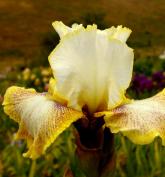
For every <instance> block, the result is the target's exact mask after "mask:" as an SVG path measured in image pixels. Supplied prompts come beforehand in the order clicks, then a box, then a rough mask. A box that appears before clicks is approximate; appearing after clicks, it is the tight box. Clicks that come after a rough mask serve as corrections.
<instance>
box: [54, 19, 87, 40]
mask: <svg viewBox="0 0 165 177" xmlns="http://www.w3.org/2000/svg"><path fill="white" fill-rule="evenodd" d="M52 25H53V27H54V29H55V30H56V32H57V33H58V34H59V36H60V38H62V37H63V36H65V35H66V34H68V33H71V32H73V31H76V30H79V29H82V28H84V27H83V26H82V24H80V25H78V24H76V23H75V24H73V25H72V27H71V28H70V27H68V26H66V25H64V24H63V23H62V22H61V21H55V22H53V23H52Z"/></svg>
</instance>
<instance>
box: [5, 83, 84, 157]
mask: <svg viewBox="0 0 165 177" xmlns="http://www.w3.org/2000/svg"><path fill="white" fill-rule="evenodd" d="M3 105H4V111H5V113H6V114H8V115H9V116H10V117H11V118H12V119H13V120H15V121H16V122H18V123H19V130H18V132H17V135H16V137H17V138H19V139H26V140H27V144H28V147H29V150H28V152H26V153H25V154H24V155H25V156H26V157H30V158H33V159H35V158H37V157H39V156H40V155H41V154H43V153H44V152H45V150H46V149H47V147H48V146H50V144H51V143H52V142H53V141H54V140H55V139H56V138H57V136H58V135H59V134H60V133H62V132H63V131H64V130H65V129H66V128H67V127H69V126H70V124H71V123H72V122H74V121H76V120H77V119H79V118H81V117H82V116H83V114H82V113H81V112H78V111H75V110H73V109H71V108H67V107H65V106H63V105H61V104H59V103H57V102H54V101H53V100H52V99H51V97H50V95H48V94H46V93H37V92H36V91H35V90H34V89H25V88H21V87H15V86H13V87H10V88H8V90H7V91H6V94H5V97H4V102H3Z"/></svg>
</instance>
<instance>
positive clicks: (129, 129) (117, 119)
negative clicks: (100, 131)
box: [100, 89, 165, 145]
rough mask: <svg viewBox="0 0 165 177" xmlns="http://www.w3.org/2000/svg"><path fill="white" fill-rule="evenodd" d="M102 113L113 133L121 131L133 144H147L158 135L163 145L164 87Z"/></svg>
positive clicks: (164, 124) (164, 135)
mask: <svg viewBox="0 0 165 177" xmlns="http://www.w3.org/2000/svg"><path fill="white" fill-rule="evenodd" d="M104 114H105V118H104V119H105V124H106V126H107V127H109V128H110V129H111V131H112V132H113V133H117V132H122V133H123V134H124V135H125V136H127V137H128V138H129V139H130V140H131V141H132V142H134V143H135V144H148V143H151V142H152V141H153V140H154V138H155V137H157V136H159V137H161V138H162V143H163V145H165V89H164V90H163V91H162V92H160V93H159V94H157V95H155V96H153V97H151V98H148V99H144V100H139V101H133V102H132V103H130V104H125V105H123V106H120V107H117V108H115V109H113V110H112V111H110V112H104ZM100 115H101V114H100Z"/></svg>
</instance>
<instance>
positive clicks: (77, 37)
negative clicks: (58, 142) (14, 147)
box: [3, 21, 165, 159]
mask: <svg viewBox="0 0 165 177" xmlns="http://www.w3.org/2000/svg"><path fill="white" fill-rule="evenodd" d="M53 27H54V28H55V30H56V32H57V33H58V34H59V36H60V42H59V44H58V45H57V46H56V48H55V49H54V50H53V51H52V53H51V54H50V56H49V62H50V66H51V68H52V71H53V76H54V78H51V79H50V83H49V90H48V92H47V93H37V92H36V91H35V89H26V88H23V87H17V86H12V87H10V88H8V89H7V91H6V94H5V96H4V102H3V105H4V111H5V113H6V114H7V115H9V116H10V118H12V119H13V120H14V121H16V122H18V124H19V130H18V132H17V135H16V138H18V139H26V140H27V146H28V151H27V152H26V153H25V154H24V156H25V157H30V158H32V159H36V158H38V157H39V156H40V155H41V154H43V153H45V150H46V149H47V148H48V147H49V146H50V145H51V143H53V142H54V141H55V139H56V138H57V137H58V136H59V135H60V134H61V133H62V132H63V131H64V130H65V129H66V128H67V127H69V126H70V125H71V124H72V123H73V122H75V121H77V120H78V119H91V118H92V119H99V117H103V118H104V122H105V124H104V126H103V127H102V128H103V129H104V128H105V127H108V128H109V129H110V131H111V132H112V133H118V132H122V133H123V135H124V136H127V137H128V138H129V139H130V140H131V141H132V142H133V143H136V144H148V143H151V142H152V141H153V140H154V138H155V137H157V136H159V137H161V138H162V144H163V145H165V90H163V91H161V92H160V93H158V94H157V95H155V96H153V97H151V98H147V99H144V100H133V99H128V98H127V97H126V96H125V94H126V90H127V88H128V87H129V84H130V81H131V78H132V70H133V59H134V54H133V49H131V48H130V47H128V45H127V44H126V41H127V39H128V37H129V35H130V33H131V30H130V29H128V28H126V27H124V28H123V27H122V26H118V27H117V28H115V27H111V28H109V29H105V30H99V29H97V26H96V25H88V26H87V27H86V28H85V27H83V26H82V25H78V24H73V25H72V27H71V28H70V27H68V26H65V25H64V24H63V23H62V22H58V21H56V22H54V23H53ZM84 108H86V109H84Z"/></svg>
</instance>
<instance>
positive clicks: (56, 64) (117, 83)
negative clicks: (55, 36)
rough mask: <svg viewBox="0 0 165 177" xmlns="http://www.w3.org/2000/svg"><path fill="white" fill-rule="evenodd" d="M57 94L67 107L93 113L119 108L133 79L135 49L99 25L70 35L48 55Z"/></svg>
mask: <svg viewBox="0 0 165 177" xmlns="http://www.w3.org/2000/svg"><path fill="white" fill-rule="evenodd" d="M49 62H50V65H51V67H52V69H53V74H54V77H55V78H56V88H57V91H58V92H59V93H60V94H61V95H63V97H64V98H66V99H67V100H68V106H69V107H72V108H74V109H77V110H81V109H82V107H83V106H85V105H87V106H88V109H89V111H90V112H91V113H93V112H96V111H101V110H108V109H112V108H114V107H116V106H118V105H119V104H120V103H121V102H122V101H123V99H124V94H125V90H126V89H127V88H128V86H129V83H130V81H131V77H132V66H133V50H132V49H131V48H129V47H128V46H127V45H126V44H125V43H123V42H121V41H120V40H118V39H114V38H110V37H108V35H103V33H101V32H100V31H99V30H97V26H96V25H93V26H88V27H87V28H86V29H83V30H78V31H76V32H74V33H72V34H68V35H67V36H66V37H64V38H63V39H61V42H60V44H59V45H58V46H57V47H56V48H55V50H54V51H53V52H52V53H51V54H50V56H49Z"/></svg>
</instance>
